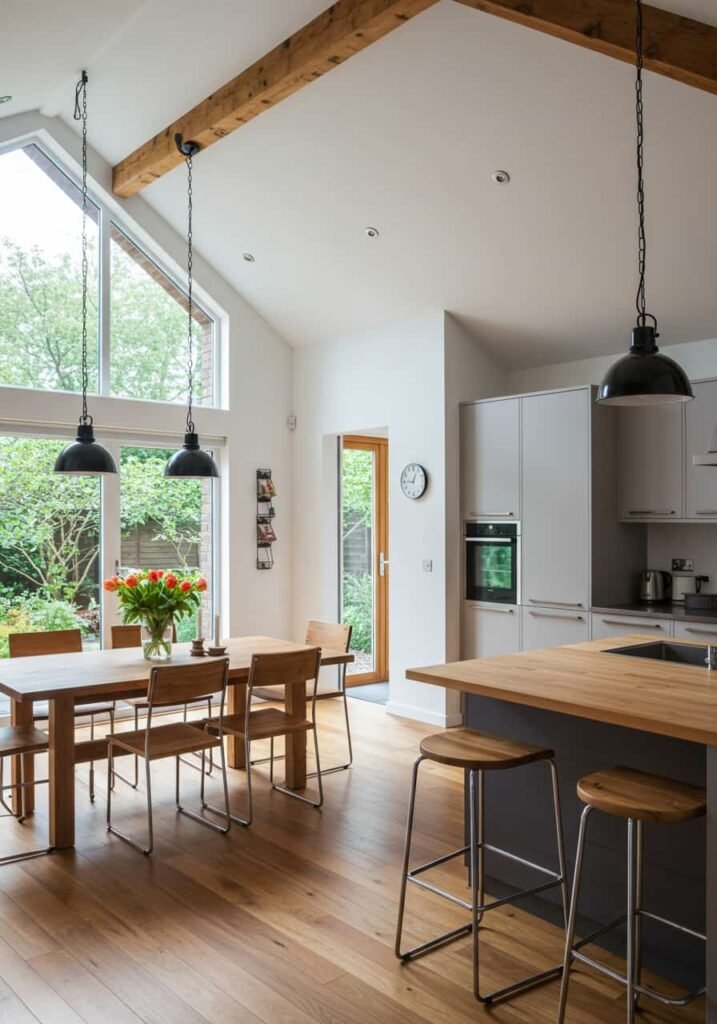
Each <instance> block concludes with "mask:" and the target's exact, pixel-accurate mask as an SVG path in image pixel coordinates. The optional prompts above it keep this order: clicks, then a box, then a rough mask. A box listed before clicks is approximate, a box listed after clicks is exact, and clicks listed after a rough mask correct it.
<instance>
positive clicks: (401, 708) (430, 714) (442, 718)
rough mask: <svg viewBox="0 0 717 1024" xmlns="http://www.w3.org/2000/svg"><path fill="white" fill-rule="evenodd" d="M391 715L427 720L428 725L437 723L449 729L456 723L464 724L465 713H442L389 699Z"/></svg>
mask: <svg viewBox="0 0 717 1024" xmlns="http://www.w3.org/2000/svg"><path fill="white" fill-rule="evenodd" d="M386 711H387V712H388V713H389V715H396V717H397V718H411V719H413V721H414V722H427V723H428V725H435V726H437V727H438V728H439V729H449V728H451V727H452V726H454V725H463V715H461V714H460V713H459V712H456V713H455V714H448V715H446V714H442V713H440V712H438V711H427V710H426V709H425V708H417V707H414V706H413V705H412V704H397V703H396V702H395V701H392V700H389V702H388V704H387V705H386Z"/></svg>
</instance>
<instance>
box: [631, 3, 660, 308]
mask: <svg viewBox="0 0 717 1024" xmlns="http://www.w3.org/2000/svg"><path fill="white" fill-rule="evenodd" d="M636 3H637V16H636V34H635V68H636V72H637V74H636V77H635V117H636V122H637V213H638V220H639V227H638V285H637V295H636V296H635V308H636V309H637V323H638V326H640V327H644V326H645V322H646V320H648V319H650V320H652V321H653V323H654V325H655V328H657V320H656V319H655V317H654V316H653V315H652V314H651V313H648V312H647V302H646V298H645V268H646V264H647V239H646V236H645V181H644V146H645V126H644V121H643V103H642V69H643V57H642V37H643V21H642V0H636Z"/></svg>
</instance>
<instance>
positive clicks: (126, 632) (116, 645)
mask: <svg viewBox="0 0 717 1024" xmlns="http://www.w3.org/2000/svg"><path fill="white" fill-rule="evenodd" d="M110 634H111V637H112V650H115V651H116V650H120V649H125V648H130V647H141V646H142V627H141V626H138V625H134V624H131V625H122V626H112V627H111V629H110ZM176 640H177V627H176V626H174V625H173V626H172V642H173V643H176ZM122 704H125V705H126V706H127V707H129V708H132V710H133V711H134V728H135V731H136V730H137V729H139V720H140V717H142V716H143V715H146V713H147V698H146V697H144V696H143V697H125V699H124V700H123V701H122ZM204 704H206V711H207V714H209V715H211V713H212V698H211V697H209V699H208V700H207V701H204V700H199V701H190V702H189V703H188V704H185V705H184V706H183V709H184V721H185V722H186V721H187V714H188V709H189V707H193V706H195V705H201V706H202V711H204V710H205V709H204V707H203V705H204ZM169 710H171V709H169V708H168V709H167V711H169ZM175 710H177V711H181V710H182V707H181V706H180V707H177V708H176V709H175ZM199 756H200V757H201V755H199ZM182 760H183V761H184V764H186V765H188V767H190V768H197V767H198V766H197V765H196V764H192V762H191V761H187V760H186V759H185V758H182ZM201 760H202V763H204V758H203V757H202V758H201ZM207 765H208V767H207V774H208V775H211V774H212V771H213V770H214V751H213V750H210V751H209V757H208V758H207ZM115 777H116V778H118V779H120V780H121V781H122V782H125V783H126V784H127V785H128V786H131V787H132V789H136V788H137V786H138V785H139V758H138V757H135V758H134V781H132V779H128V778H127V776H126V775H123V774H122V773H121V772H118V771H117V770H115Z"/></svg>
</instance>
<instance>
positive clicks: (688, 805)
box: [578, 768, 707, 822]
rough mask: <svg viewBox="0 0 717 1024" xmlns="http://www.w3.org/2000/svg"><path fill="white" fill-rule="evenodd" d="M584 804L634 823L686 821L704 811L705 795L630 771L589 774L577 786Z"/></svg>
mask: <svg viewBox="0 0 717 1024" xmlns="http://www.w3.org/2000/svg"><path fill="white" fill-rule="evenodd" d="M578 796H579V797H580V799H581V800H582V801H583V803H584V804H588V805H589V806H590V807H594V808H595V809H596V810H599V811H603V812H604V813H605V814H613V815H615V816H617V817H620V818H632V819H634V820H635V821H662V822H676V821H690V820H691V819H692V818H700V817H701V816H702V815H703V814H705V813H706V811H707V793H706V791H705V790H704V789H701V788H700V787H698V786H690V785H687V783H685V782H677V781H676V780H674V779H666V778H664V777H663V776H661V775H650V774H648V773H647V772H639V771H635V770H633V769H632V768H609V769H606V770H604V771H599V772H593V773H592V775H586V776H585V777H584V778H582V779H580V781H579V782H578Z"/></svg>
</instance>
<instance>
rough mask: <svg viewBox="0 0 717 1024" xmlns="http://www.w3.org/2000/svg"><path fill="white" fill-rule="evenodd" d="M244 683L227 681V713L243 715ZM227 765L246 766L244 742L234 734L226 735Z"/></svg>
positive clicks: (234, 766)
mask: <svg viewBox="0 0 717 1024" xmlns="http://www.w3.org/2000/svg"><path fill="white" fill-rule="evenodd" d="M246 688H247V684H246V683H229V686H228V687H227V708H226V713H227V715H243V714H244V711H245V709H246ZM227 767H228V768H246V762H245V758H244V744H243V743H242V741H241V740H240V739H238V738H237V737H236V736H227Z"/></svg>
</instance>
